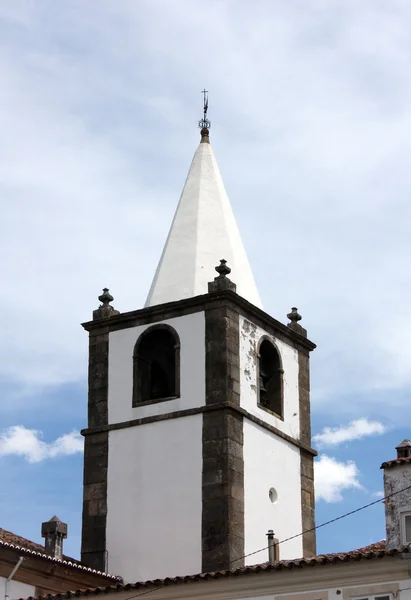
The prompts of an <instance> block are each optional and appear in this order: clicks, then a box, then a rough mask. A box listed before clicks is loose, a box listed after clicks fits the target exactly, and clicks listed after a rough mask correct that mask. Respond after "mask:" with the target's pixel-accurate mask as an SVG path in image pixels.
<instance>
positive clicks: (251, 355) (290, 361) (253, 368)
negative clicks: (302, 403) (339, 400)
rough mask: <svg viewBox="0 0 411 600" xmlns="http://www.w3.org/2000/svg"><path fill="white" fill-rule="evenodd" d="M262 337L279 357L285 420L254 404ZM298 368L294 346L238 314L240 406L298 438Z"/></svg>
mask: <svg viewBox="0 0 411 600" xmlns="http://www.w3.org/2000/svg"><path fill="white" fill-rule="evenodd" d="M264 336H265V337H267V338H269V339H270V340H271V341H272V342H273V344H275V346H276V347H277V349H278V351H279V353H280V356H281V361H282V365H283V369H284V375H283V385H284V420H282V419H279V418H277V417H276V416H274V415H273V414H271V413H269V412H267V411H266V410H264V409H262V408H260V407H259V406H258V405H257V362H258V361H257V347H258V343H259V341H260V340H261V338H262V337H264ZM298 371H299V366H298V352H297V350H295V348H293V347H292V346H289V345H288V344H285V343H284V342H282V341H281V340H279V339H277V338H276V337H274V336H272V335H268V334H267V332H266V331H264V330H263V329H261V328H260V327H257V325H255V324H254V323H251V322H250V321H248V320H247V319H245V318H244V317H242V316H240V387H241V400H240V402H241V407H242V408H244V409H245V410H247V411H248V412H249V413H251V414H252V415H255V416H256V417H258V418H259V419H262V420H263V421H265V422H266V423H268V424H269V425H272V426H273V427H276V428H277V429H279V430H280V431H282V432H283V433H286V434H287V435H289V436H291V437H293V438H294V439H297V440H298V439H299V436H300V407H299V397H298Z"/></svg>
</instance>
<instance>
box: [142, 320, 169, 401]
mask: <svg viewBox="0 0 411 600" xmlns="http://www.w3.org/2000/svg"><path fill="white" fill-rule="evenodd" d="M179 396H180V339H179V337H178V334H177V332H176V330H175V329H173V328H172V327H170V326H169V325H154V326H153V327H150V328H149V329H146V331H144V333H142V334H141V336H140V337H139V339H138V340H137V343H136V345H135V347H134V355H133V406H137V405H139V404H141V403H146V402H159V401H161V400H169V399H172V398H178V397H179Z"/></svg>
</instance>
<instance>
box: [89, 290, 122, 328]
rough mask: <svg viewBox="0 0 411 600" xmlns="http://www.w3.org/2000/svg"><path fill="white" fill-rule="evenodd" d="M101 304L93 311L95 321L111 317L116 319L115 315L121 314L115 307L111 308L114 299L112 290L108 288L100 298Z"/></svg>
mask: <svg viewBox="0 0 411 600" xmlns="http://www.w3.org/2000/svg"><path fill="white" fill-rule="evenodd" d="M98 299H99V300H100V302H101V304H100V306H99V307H98V308H97V309H96V310H93V321H95V320H96V319H108V318H109V317H114V315H119V314H120V312H119V311H118V310H116V309H115V308H114V306H110V302H113V300H114V298H113V296H112V295H111V294H110V290H109V289H108V288H103V293H102V294H100V296H99V297H98Z"/></svg>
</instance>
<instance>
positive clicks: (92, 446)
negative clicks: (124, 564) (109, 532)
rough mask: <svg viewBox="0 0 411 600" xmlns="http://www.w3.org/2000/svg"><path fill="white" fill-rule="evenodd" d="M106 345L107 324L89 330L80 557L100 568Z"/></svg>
mask: <svg viewBox="0 0 411 600" xmlns="http://www.w3.org/2000/svg"><path fill="white" fill-rule="evenodd" d="M108 348H109V333H108V329H107V327H103V328H101V329H100V330H99V331H98V332H91V333H90V339H89V382H88V390H89V391H88V424H89V426H90V427H91V428H92V429H94V433H93V435H90V436H88V437H87V438H86V440H85V444H84V472H83V520H82V538H81V561H82V563H84V564H86V565H87V566H89V567H91V568H93V569H97V570H99V571H105V570H106V519H107V467H108V432H107V431H104V427H107V424H108Z"/></svg>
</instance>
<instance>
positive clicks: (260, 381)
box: [259, 371, 267, 393]
mask: <svg viewBox="0 0 411 600" xmlns="http://www.w3.org/2000/svg"><path fill="white" fill-rule="evenodd" d="M259 384H260V392H264V393H265V392H266V391H267V390H266V388H265V378H264V376H263V375H262V373H261V371H260V380H259Z"/></svg>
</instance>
